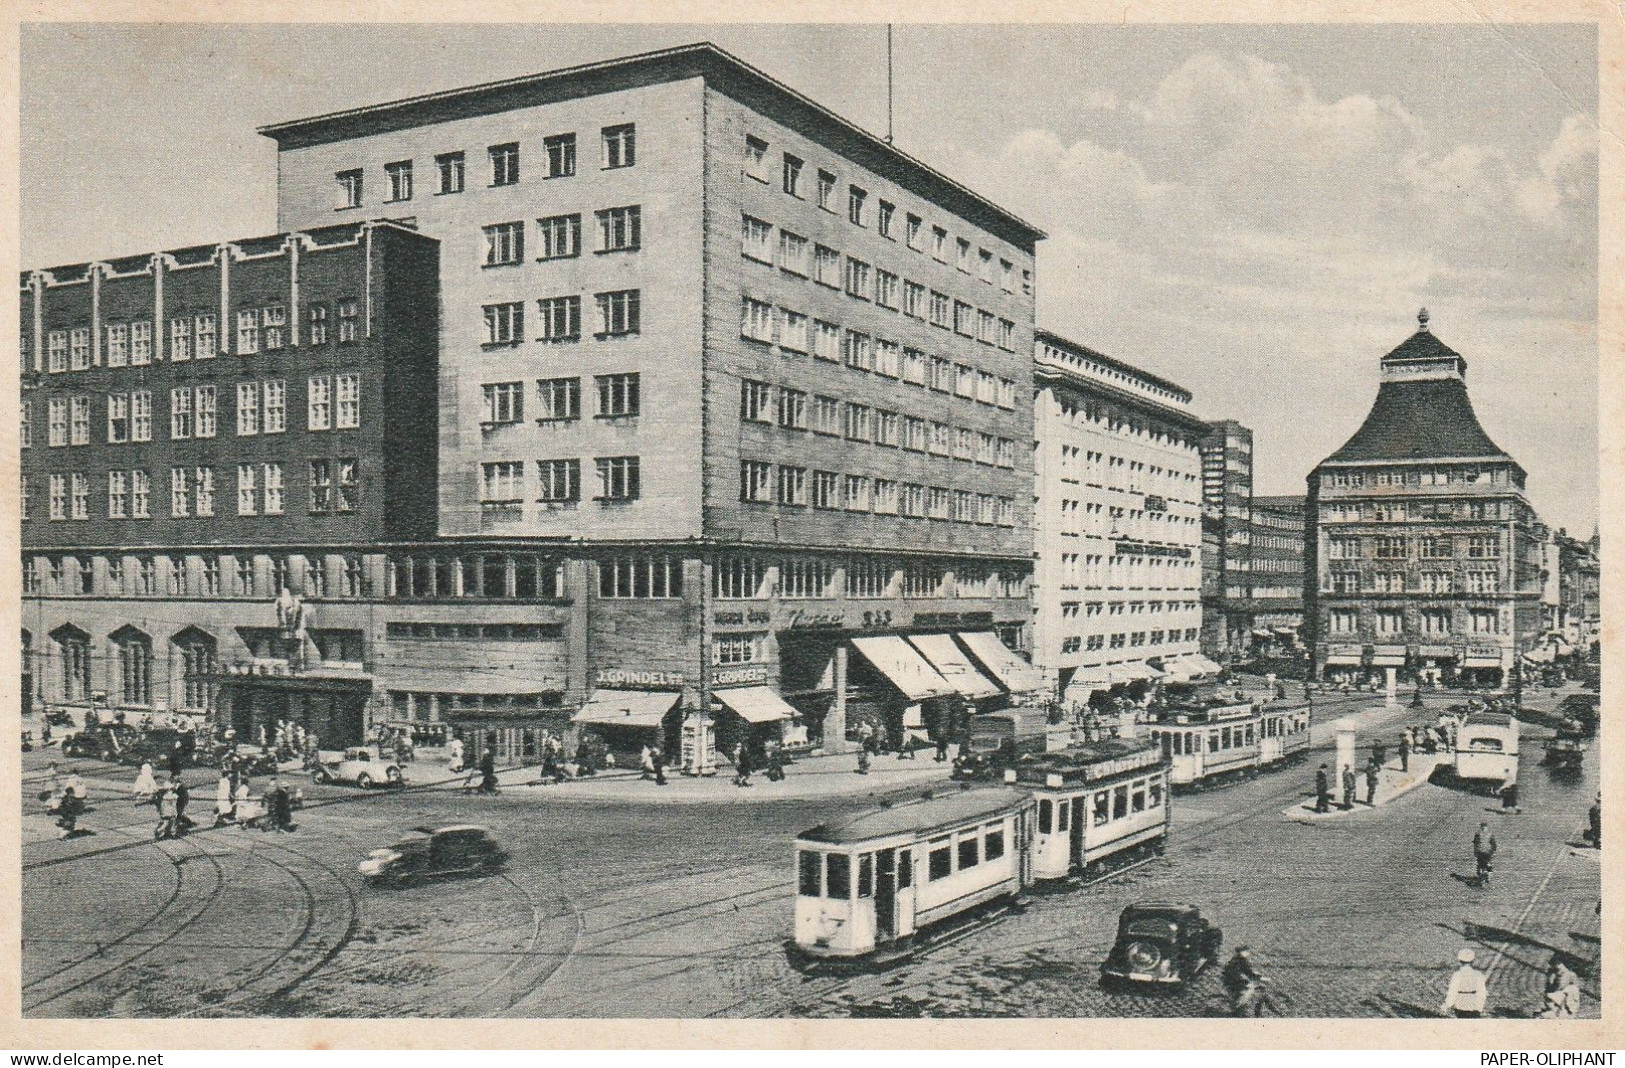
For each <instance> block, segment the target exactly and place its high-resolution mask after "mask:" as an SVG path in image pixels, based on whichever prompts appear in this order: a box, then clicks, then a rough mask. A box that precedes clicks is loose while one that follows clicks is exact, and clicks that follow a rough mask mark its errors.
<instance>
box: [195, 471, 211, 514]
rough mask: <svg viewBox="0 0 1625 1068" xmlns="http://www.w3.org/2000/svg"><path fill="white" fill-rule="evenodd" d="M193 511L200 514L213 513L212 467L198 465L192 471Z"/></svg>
mask: <svg viewBox="0 0 1625 1068" xmlns="http://www.w3.org/2000/svg"><path fill="white" fill-rule="evenodd" d="M192 490H193V503H194V506H195V507H194V509H193V511H194V512H195V513H196V514H197V515H200V516H212V515H214V468H212V467H200V468H198V469H197V470H196V471H194V472H192Z"/></svg>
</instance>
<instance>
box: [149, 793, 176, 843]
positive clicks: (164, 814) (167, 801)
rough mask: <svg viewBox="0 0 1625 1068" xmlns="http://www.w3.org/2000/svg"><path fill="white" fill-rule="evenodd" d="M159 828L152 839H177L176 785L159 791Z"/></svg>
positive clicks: (155, 830)
mask: <svg viewBox="0 0 1625 1068" xmlns="http://www.w3.org/2000/svg"><path fill="white" fill-rule="evenodd" d="M156 803H157V806H158V826H157V827H155V828H154V829H153V832H152V837H153V838H154V839H155V840H156V839H161V838H173V837H175V784H174V783H173V782H171V783H167V784H165V786H164V787H163V789H161V790H159V791H158V798H157V802H156Z"/></svg>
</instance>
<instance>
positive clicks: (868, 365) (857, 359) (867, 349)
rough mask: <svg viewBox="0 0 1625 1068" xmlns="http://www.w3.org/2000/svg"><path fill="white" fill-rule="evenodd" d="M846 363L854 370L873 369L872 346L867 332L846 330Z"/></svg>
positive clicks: (873, 356) (873, 355)
mask: <svg viewBox="0 0 1625 1068" xmlns="http://www.w3.org/2000/svg"><path fill="white" fill-rule="evenodd" d="M845 349H846V352H845V356H846V365H847V366H848V367H850V368H852V369H853V370H856V371H873V370H874V369H875V354H874V348H873V346H872V345H871V343H870V338H869V335H868V334H864V333H860V332H859V331H857V330H848V331H847V332H846V338H845Z"/></svg>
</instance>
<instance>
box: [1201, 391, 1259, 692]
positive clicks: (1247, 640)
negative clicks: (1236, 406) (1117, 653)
mask: <svg viewBox="0 0 1625 1068" xmlns="http://www.w3.org/2000/svg"><path fill="white" fill-rule="evenodd" d="M1201 452H1202V523H1203V525H1204V527H1205V528H1206V529H1207V532H1208V534H1207V537H1206V539H1205V549H1206V553H1205V556H1204V560H1203V571H1204V586H1203V591H1202V649H1203V651H1204V652H1205V653H1206V654H1207V655H1208V656H1210V657H1212V658H1214V659H1216V660H1218V661H1220V662H1222V663H1234V662H1236V661H1238V660H1244V659H1246V658H1247V657H1248V655H1249V653H1250V651H1251V648H1252V641H1253V634H1252V632H1253V627H1254V624H1253V620H1252V613H1251V610H1250V599H1251V583H1252V579H1251V574H1252V572H1251V567H1252V507H1253V505H1252V502H1253V432H1252V431H1251V430H1250V429H1248V428H1247V427H1245V426H1243V425H1242V424H1240V423H1238V422H1236V421H1235V420H1234V419H1224V420H1220V421H1217V422H1211V423H1208V424H1207V430H1206V433H1205V434H1204V435H1203V437H1202V441H1201Z"/></svg>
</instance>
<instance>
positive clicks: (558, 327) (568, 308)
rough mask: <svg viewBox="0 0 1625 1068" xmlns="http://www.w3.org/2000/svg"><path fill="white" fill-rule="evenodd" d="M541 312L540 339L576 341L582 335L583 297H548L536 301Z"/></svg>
mask: <svg viewBox="0 0 1625 1068" xmlns="http://www.w3.org/2000/svg"><path fill="white" fill-rule="evenodd" d="M536 306H537V310H538V312H539V314H540V322H539V323H538V325H537V328H536V330H537V334H536V337H537V340H538V341H576V340H579V339H580V337H581V298H580V297H546V298H543V299H542V300H539V301H537V302H536Z"/></svg>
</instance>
